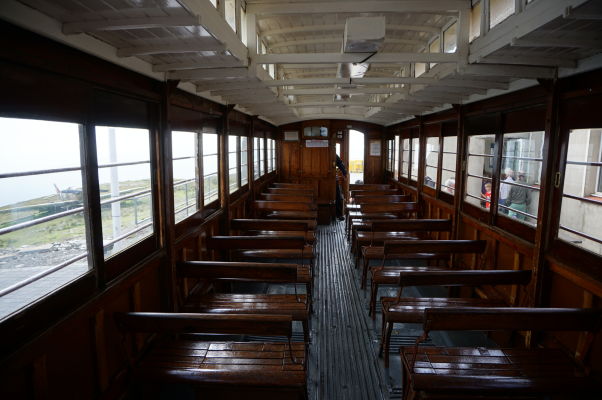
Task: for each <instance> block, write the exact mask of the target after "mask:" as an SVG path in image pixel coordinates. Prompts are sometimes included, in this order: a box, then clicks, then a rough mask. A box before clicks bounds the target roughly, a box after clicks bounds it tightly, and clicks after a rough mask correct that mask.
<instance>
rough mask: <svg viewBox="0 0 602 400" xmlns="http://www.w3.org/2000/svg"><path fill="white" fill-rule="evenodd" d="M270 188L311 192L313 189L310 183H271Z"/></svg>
mask: <svg viewBox="0 0 602 400" xmlns="http://www.w3.org/2000/svg"><path fill="white" fill-rule="evenodd" d="M272 187H276V188H284V189H305V190H313V188H314V187H313V185H312V184H311V183H290V182H274V183H272Z"/></svg>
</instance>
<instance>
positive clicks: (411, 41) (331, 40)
mask: <svg viewBox="0 0 602 400" xmlns="http://www.w3.org/2000/svg"><path fill="white" fill-rule="evenodd" d="M342 41H343V39H342V38H340V37H336V38H316V39H305V40H291V41H285V42H275V43H270V44H268V47H269V48H270V49H271V50H275V49H280V48H283V47H289V46H306V45H317V44H337V45H340V44H341V43H342ZM384 44H401V45H414V46H421V45H424V44H426V42H425V41H424V40H415V39H387V38H385V41H384Z"/></svg>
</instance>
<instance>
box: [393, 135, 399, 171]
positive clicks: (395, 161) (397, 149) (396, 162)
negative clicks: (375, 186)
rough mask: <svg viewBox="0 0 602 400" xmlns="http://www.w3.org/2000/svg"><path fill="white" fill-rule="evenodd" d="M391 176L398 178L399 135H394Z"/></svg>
mask: <svg viewBox="0 0 602 400" xmlns="http://www.w3.org/2000/svg"><path fill="white" fill-rule="evenodd" d="M393 168H394V172H393V176H394V177H395V179H399V135H395V155H394V158H393Z"/></svg>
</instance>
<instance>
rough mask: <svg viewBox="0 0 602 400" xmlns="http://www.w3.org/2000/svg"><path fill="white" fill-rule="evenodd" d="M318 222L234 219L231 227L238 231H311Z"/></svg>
mask: <svg viewBox="0 0 602 400" xmlns="http://www.w3.org/2000/svg"><path fill="white" fill-rule="evenodd" d="M315 227H316V222H315V221H312V220H298V219H236V218H235V219H233V220H231V221H230V229H232V230H236V231H305V232H307V231H310V230H314V229H315Z"/></svg>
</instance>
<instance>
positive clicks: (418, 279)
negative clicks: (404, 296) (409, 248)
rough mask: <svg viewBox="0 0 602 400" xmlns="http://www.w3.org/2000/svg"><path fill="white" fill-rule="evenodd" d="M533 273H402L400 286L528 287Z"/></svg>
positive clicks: (512, 271)
mask: <svg viewBox="0 0 602 400" xmlns="http://www.w3.org/2000/svg"><path fill="white" fill-rule="evenodd" d="M531 275H532V274H531V271H526V270H525V271H515V270H474V269H471V270H452V271H420V272H416V271H413V272H400V273H399V286H401V287H406V286H480V285H526V284H528V283H529V282H530V281H531Z"/></svg>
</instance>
